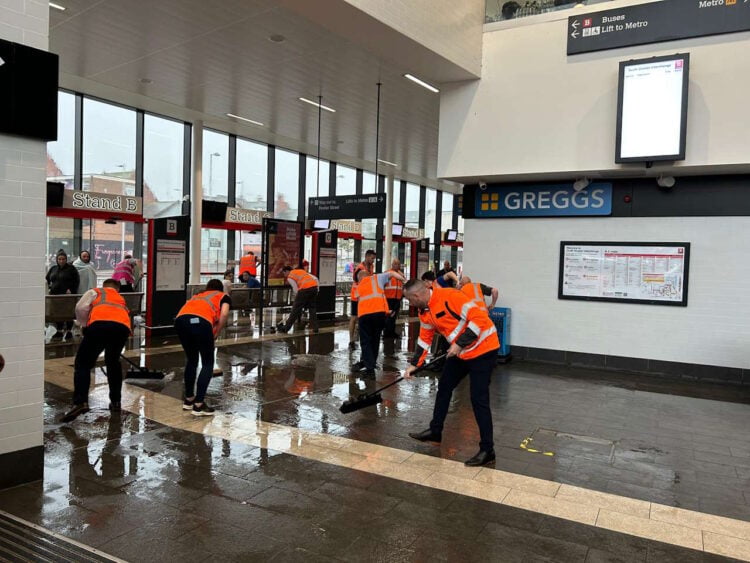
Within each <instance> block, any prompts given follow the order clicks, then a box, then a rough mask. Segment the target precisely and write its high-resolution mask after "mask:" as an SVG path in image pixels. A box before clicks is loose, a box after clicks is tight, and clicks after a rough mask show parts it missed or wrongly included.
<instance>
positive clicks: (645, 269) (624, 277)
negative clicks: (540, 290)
mask: <svg viewBox="0 0 750 563" xmlns="http://www.w3.org/2000/svg"><path fill="white" fill-rule="evenodd" d="M689 261H690V243H688V242H679V243H678V242H571V241H563V242H561V243H560V278H559V285H558V298H559V299H582V300H585V301H626V302H630V303H645V304H649V305H677V306H683V307H686V306H687V284H688V265H689Z"/></svg>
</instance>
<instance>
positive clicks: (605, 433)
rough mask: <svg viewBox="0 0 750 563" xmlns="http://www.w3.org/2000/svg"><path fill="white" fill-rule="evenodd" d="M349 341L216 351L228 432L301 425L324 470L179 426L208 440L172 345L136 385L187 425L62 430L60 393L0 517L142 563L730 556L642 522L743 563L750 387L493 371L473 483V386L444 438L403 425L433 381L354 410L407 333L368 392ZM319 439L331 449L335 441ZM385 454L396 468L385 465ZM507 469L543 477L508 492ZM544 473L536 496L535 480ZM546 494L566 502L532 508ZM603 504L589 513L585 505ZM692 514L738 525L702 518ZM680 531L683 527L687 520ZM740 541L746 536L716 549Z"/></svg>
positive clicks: (460, 397) (132, 421)
mask: <svg viewBox="0 0 750 563" xmlns="http://www.w3.org/2000/svg"><path fill="white" fill-rule="evenodd" d="M167 344H169V343H167ZM347 344H348V335H347V334H346V332H345V331H344V330H336V331H330V330H323V331H322V332H321V333H320V334H318V335H310V336H304V335H303V336H294V335H292V336H288V337H274V339H272V340H269V341H266V342H264V343H263V344H262V345H261V344H260V343H258V342H243V343H240V344H229V345H225V346H222V347H221V348H220V349H219V350H220V351H219V355H218V358H217V365H218V366H219V367H220V368H221V369H222V372H223V375H222V376H220V377H216V378H214V379H213V381H212V383H211V386H210V388H209V396H208V400H209V402H210V403H211V404H215V405H216V407H217V408H218V409H219V410H220V411H221V412H222V413H224V414H225V415H227V416H229V413H231V414H233V415H234V416H235V417H238V418H226V420H231V421H237V420H239V421H240V422H241V421H248V423H252V424H256V425H258V424H263V423H269V424H272V425H275V426H274V427H275V428H281V429H283V428H289V429H299V430H301V431H304V432H305V437H306V438H305V439H306V440H307V441H308V442H310V441H311V439H312V438H315V437H316V436H320V435H322V436H324V437H325V436H330V437H331V438H330V439H331V440H333V439H339V440H341V441H340V442H339V443H338V444H337V445H336V446H335V447H336V448H338V449H337V450H336V451H337V452H340V453H338V456H337V457H331V458H330V462H322V461H320V459H328V458H326V457H320V456H318V457H317V458H316V459H310V456H308V455H306V454H305V453H302V452H296V455H290V454H289V453H282V452H285V451H289V452H292V453H295V451H294V450H293V449H289V448H288V447H287V449H284V447H281V442H279V444H280V446H279V450H275V449H274V448H275V447H276V446H274V445H273V443H274V442H273V440H271V441H270V442H267V443H265V444H264V445H266V447H258V443H259V442H257V440H255V439H252V440H247V439H245V440H243V439H242V438H243V432H246V430H242V429H240V428H237V429H236V431H235V432H234V434H233V433H232V429H231V428H230V429H227V431H226V432H225V433H224V434H223V435H225V436H226V437H224V438H220V437H217V435H208V434H210V432H204V433H197V432H189V431H186V429H185V428H189V429H193V430H196V431H201V430H200V427H199V426H198V425H196V424H194V421H192V420H191V418H192V417H190V415H189V414H184V413H182V411H181V410H180V409H179V401H178V400H177V399H179V398H180V397H181V393H182V389H181V374H182V367H181V366H182V362H183V358H182V354H181V353H180V352H178V351H173V350H174V349H173V348H162V349H160V350H156V352H157V353H155V354H151V355H149V357H148V359H147V362H148V365H149V367H151V368H156V369H164V371H165V372H166V373H167V377H166V378H165V379H164V380H163V381H148V382H145V381H140V382H138V381H132V382H131V383H130V384H128V387H132V388H133V389H137V388H138V387H141V388H143V389H145V390H146V393H147V398H146V399H139V400H141V401H144V400H145V401H146V403H147V404H146V406H147V407H149V406H153V408H157V407H158V408H160V409H171V410H170V412H174V415H173V416H174V417H175V418H174V420H175V424H172V425H171V426H175V427H171V426H170V425H169V424H167V425H164V424H159V423H157V422H154V421H153V420H149V417H146V416H138V415H135V414H131V413H125V412H124V413H123V414H122V415H120V416H114V417H110V415H109V412H108V411H106V410H105V408H106V401H104V400H101V397H102V396H103V395H101V394H100V395H99V397H100V399H99V400H98V402H97V401H96V400H93V399H92V405H94V406H95V407H97V408H95V409H94V410H93V411H92V412H91V413H89V414H87V415H85V416H84V417H82V418H81V419H79V420H78V421H76V422H75V423H73V424H69V425H60V424H58V423H56V422H55V420H56V418H57V417H58V416H59V415H60V414H61V413H62V412H63V410H64V409H65V408H66V407H67V402H68V400H69V397H70V394H69V391H66V390H63V389H61V388H60V387H59V386H58V385H54V384H48V385H47V393H46V395H47V402H46V412H45V415H46V420H47V426H46V428H47V433H46V439H45V441H46V449H47V455H46V470H45V479H44V482H43V483H36V484H32V485H27V486H24V487H19V488H16V489H11V490H7V491H3V492H0V508H2V509H4V510H8V511H9V512H12V513H14V514H17V515H19V516H21V517H23V518H26V519H28V520H31V521H33V522H36V523H39V524H41V525H43V526H45V527H47V528H49V529H51V530H53V531H56V532H59V533H62V534H64V535H66V536H69V537H72V538H73V539H78V540H79V541H83V542H85V543H87V544H89V545H93V546H96V547H101V548H102V549H103V550H104V551H107V552H109V553H112V554H113V555H116V556H119V557H122V558H125V559H128V560H132V561H140V560H143V561H149V560H154V561H155V560H160V561H165V560H177V559H186V560H190V561H192V560H196V561H201V560H209V559H224V560H248V561H253V560H259V561H261V560H269V559H273V560H305V561H308V560H313V561H314V560H328V558H334V559H342V560H355V561H356V560H371V561H372V560H374V561H398V560H408V561H413V560H425V561H427V560H456V561H459V560H460V561H465V560H474V559H476V560H479V559H482V560H485V561H486V560H495V561H514V560H521V559H523V560H554V561H568V560H570V561H584V560H585V561H631V560H632V561H644V560H651V561H691V560H696V561H698V560H713V559H714V558H718V556H714V555H708V554H706V553H700V552H699V551H693V550H685V549H683V548H680V547H677V546H676V545H668V544H666V543H657V542H654V541H651V540H649V539H646V538H649V537H654V536H652V535H649V534H650V533H651V532H647V531H640V530H639V529H638V527H639V526H641V525H642V524H643V521H644V520H645V521H646V522H648V520H647V519H648V518H649V517H650V518H655V517H657V518H658V519H659V521H660V522H662V523H663V524H661V526H662V527H667V528H668V527H669V526H674V529H673V530H672V529H667V530H666V532H664V530H662V532H664V534H667V535H666V536H663V535H657V536H655V537H659V538H660V539H661V538H662V537H670V536H669V534H670V533H674V534H675V537H677V536H679V534H680V533H687V534H688V536H689V537H685V538H683V539H679V538H678V539H675V540H674V541H672V540H670V542H671V543H677V544H680V545H690V546H694V547H696V548H697V549H701V548H705V549H707V550H708V551H712V552H714V553H732V554H734V555H736V554H741V553H747V554H748V555H750V549H748V547H750V542H748V540H750V532H748V530H750V525H747V524H745V522H744V521H750V506H749V505H748V504H747V501H748V497H750V439H744V435H743V432H742V430H744V428H746V427H748V422H750V407H748V406H747V403H748V402H750V399H749V395H750V394H749V393H748V391H746V390H744V389H742V388H738V387H727V386H714V385H707V384H697V383H691V382H689V383H686V382H681V381H663V380H654V379H650V378H648V377H645V376H637V375H632V374H613V373H610V372H596V371H590V370H582V369H568V368H561V367H559V366H549V365H541V364H531V363H515V364H513V363H512V364H509V365H507V366H499V367H498V368H497V370H496V372H495V377H494V378H493V384H492V396H493V403H492V404H493V415H494V422H495V441H496V451H497V461H496V463H495V465H494V467H493V468H489V469H482V470H481V473H480V472H477V473H476V474H472V475H470V476H467V475H466V474H464V471H465V469H464V468H463V466H462V465H461V464H460V463H455V464H453V463H451V461H450V460H459V461H462V460H463V459H465V458H467V457H469V456H471V455H473V454H474V453H475V451H476V444H477V441H478V434H477V431H476V427H475V424H474V421H473V415H472V411H471V406H470V403H469V400H468V386H467V385H465V384H464V385H462V386H461V387H460V389H459V390H458V391H457V393H456V395H455V398H454V402H453V405H452V408H451V413H450V414H449V417H448V421H447V426H446V430H445V433H444V439H443V444H442V446H440V447H437V446H430V445H425V444H421V443H418V442H415V441H413V440H411V439H409V438H408V437H407V433H408V432H409V431H413V430H415V429H416V430H420V429H422V428H423V427H426V424H427V422H428V421H429V418H430V414H431V411H432V404H433V401H434V395H435V391H436V386H437V380H436V378H435V374H430V376H429V377H424V378H419V379H416V380H413V381H408V382H402V383H400V384H398V385H396V386H394V387H391V388H390V389H389V390H388V391H386V392H384V394H383V395H384V399H385V400H384V402H383V403H382V404H381V405H378V406H377V407H370V408H368V409H366V410H362V411H358V412H356V413H352V414H348V415H344V414H341V413H340V412H339V411H338V407H339V405H340V404H341V402H342V401H343V400H345V399H348V398H349V397H350V396H351V395H356V394H358V393H361V392H363V391H364V390H372V389H374V388H375V386H376V385H378V386H379V385H381V384H385V383H387V382H390V381H392V380H393V379H394V378H395V377H397V376H398V374H399V372H398V370H399V369H400V368H402V367H403V366H404V365H405V362H406V358H407V356H408V354H407V349H408V348H410V346H409V344H408V340H407V339H406V338H404V339H403V340H401V341H399V340H396V341H392V340H390V341H386V342H385V343H384V347H383V352H384V354H383V355H382V356H381V359H380V362H381V364H382V373H380V374H379V375H378V381H377V382H372V381H366V380H361V379H359V378H353V377H351V376H350V375H349V370H348V366H349V365H350V363H352V361H354V360H356V359H358V357H359V353H358V351H357V352H353V353H352V352H350V351H349V350H348V348H347ZM58 349H59V350H63V349H64V348H63V347H59V348H58ZM70 363H72V358H70V359H63V360H51V361H50V362H49V364H50V366H56V367H55V369H56V370H57V372H60V373H65V372H66V371H67V372H69V371H71V370H70V369H69V368H67V365H68V364H70ZM61 369H62V372H61V371H60V370H61ZM57 377H58V378H59V377H65V376H60V375H58V376H57ZM97 380H98V381H99V382H100V383H101V382H102V381H103V378H102V376H101V374H98V375H97ZM56 381H57V383H58V384H61V385H63V386H65V385H67V384H68V382H67V381H66V380H64V379H57V380H56ZM104 396H105V395H104ZM150 397H154V398H153V399H151V398H150ZM159 397H163V399H164V400H163V401H157V399H158V398H159ZM149 401H151V402H150V403H149ZM135 407H137V408H133V409H130V410H134V411H135V412H139V409H140V412H142V413H146V414H147V411H146V410H143V407H142V406H141V407H139V406H138V405H135ZM149 412H150V411H149ZM170 416H172V415H170ZM179 417H186V418H179ZM150 418H153V417H150ZM159 420H162V421H166V422H169V418H167V419H164V418H163V417H162V418H160V419H159ZM243 424H244V423H243ZM214 434H215V433H214ZM234 436H236V437H237V439H234V438H233V437H234ZM319 440H321V442H320V444H321V448H319V449H322V447H323V446H325V447H333V446H330V444H327V443H326V442H325V441H324V440H323V439H319ZM313 443H314V442H313ZM366 444H372V445H376V446H378V447H380V446H388V447H390V448H391V449H389V450H386V449H383V448H381V449H379V450H378V452H377V455H376V456H374V457H375V458H376V459H375V461H373V459H372V458H373V454H370V453H369V450H367V446H366ZM522 445H523V446H522ZM414 454H417V456H420V454H422V455H421V456H420V457H409V456H413V455H414ZM545 454H547V455H545ZM548 454H552V455H548ZM347 456H349V458H347ZM358 456H363V457H358ZM384 456H386V457H387V456H391V457H392V458H393V459H390V458H389V459H390V461H392V462H394V463H396V464H401V465H400V466H399V471H402V470H403V473H401V472H391V473H388V467H387V464H388V463H389V462H386V461H383V459H384ZM425 456H427V457H425ZM312 457H314V456H312ZM350 458H351V459H350ZM354 458H356V459H354ZM437 458H443V459H445V460H449V461H445V462H440V460H438V459H437ZM358 459H363V460H367V461H366V462H357V460H358ZM430 459H434V460H435V463H432V462H430V461H429V460H430ZM436 463H438V464H440V465H436ZM354 465H357V467H361V468H363V470H357V469H353V468H352V467H353V466H354ZM422 474H423V478H422V477H420V478H419V479H418V478H417V476H419V475H422ZM513 474H515V475H517V476H519V477H518V479H526V478H528V477H533V478H538V479H541V480H542V481H538V483H537V482H536V481H533V480H531V481H524V482H523V483H521V484H515V481H513V479H510V478H509V476H511V475H513ZM520 476H526V477H523V478H522V477H520ZM467 477H468V478H467ZM409 480H412V481H418V482H417V483H414V482H408V481H409ZM532 481H533V482H534V491H533V492H532V491H530V490H529V489H528V487H526V486H525V485H524V483H529V482H532ZM545 483H548V484H549V486H547V485H545ZM561 485H562V486H563V487H567V488H564V489H563V488H560V487H561ZM570 485H572V486H570ZM493 487H494V488H493ZM547 488H549V489H550V491H551V492H550V494H549V496H555V495H556V496H555V498H554V503H550V502H548V501H549V498H546V499H545V498H539V497H540V495H541V497H545V495H546V494H547V493H546V492H545V490H546V489H547ZM582 489H585V490H583V491H582ZM492 491H495V492H497V491H502V494H501V495H500V496H498V497H497V498H495V497H494V496H493V494H494V493H493V492H492ZM592 491H597V492H601V493H614V494H615V495H618V496H619V497H627V498H629V499H636V500H633V501H630V502H631V503H632V504H631V505H627V510H625V509H623V508H622V506H625V505H624V504H623V503H627V499H622V498H620V499H619V500H616V502H617V503H618V506H616V507H609V508H611V510H610V509H608V508H607V507H608V505H607V503H609V502H615V501H612V500H611V498H615V497H611V498H610V497H609V496H608V495H602V496H601V497H600V498H598V499H595V500H594V501H592V500H591V499H592V498H593V497H592V495H593V494H594V493H592ZM483 498H489V499H490V500H483ZM501 500H502V503H501V502H500V501H501ZM639 501H646V502H643V503H642V504H638V502H639ZM591 502H593V503H594V504H595V505H596V508H586V506H587V503H589V504H590V503H591ZM581 507H583V508H581ZM668 507H680V508H684V509H688V510H690V511H694V512H679V511H678V512H674V511H672V512H670V509H669V508H668ZM641 508H643V510H644V511H645V513H644V514H639V513H638V511H639V510H640V509H641ZM589 511H593V513H592V514H593V516H588V514H589ZM659 511H661V513H659ZM626 513H628V514H626ZM698 513H706V514H713V515H720V516H726V517H729V518H732V519H737V520H727V521H726V522H724V521H722V520H721V519H714V520H711V521H710V522H707V523H705V524H704V523H700V524H699V523H695V524H690V523H689V522H690V521H689V519H690V518H693V519H694V520H695V519H696V518H698V519H700V517H699V516H696V514H698ZM579 514H580V516H577V515H579ZM554 516H562V518H555V517H554ZM574 520H577V521H574ZM695 521H696V522H697V520H695ZM581 522H587V523H588V524H583V523H581ZM669 522H673V524H670V523H669ZM685 522H688V524H685V525H687V526H688V527H689V528H688V529H686V528H682V527H681V526H676V524H680V525H682V524H684V523H685ZM701 522H702V521H701ZM594 523H596V526H594V525H590V524H594ZM732 526H737V528H736V530H737V531H733V532H731V533H729V536H730V537H729V538H727V537H726V536H717V537H714V536H713V535H712V534H713V532H718V533H727V532H726V530H728V529H734V528H732ZM745 526H748V527H747V528H746V527H745ZM603 528H609V529H603ZM612 530H620V531H622V532H628V534H626V533H620V532H616V531H612ZM686 530H687V532H686ZM697 530H703V531H702V532H700V531H697ZM693 531H695V533H696V534H697V537H698V539H697V540H694V539H693V538H694V536H693V535H692V532H693ZM248 532H250V533H248ZM662 532H660V533H662ZM636 536H642V537H636ZM733 541H736V542H740V543H739V544H738V545H733V546H730V547H732V549H731V550H730V551H723V550H722V549H723V548H722V547H721V546H722V545H729V544H731V543H732V542H733ZM712 542H713V543H712ZM742 542H744V543H742ZM745 544H748V545H745ZM709 547H711V549H709Z"/></svg>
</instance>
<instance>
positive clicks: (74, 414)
mask: <svg viewBox="0 0 750 563" xmlns="http://www.w3.org/2000/svg"><path fill="white" fill-rule="evenodd" d="M89 410H91V409H89V404H88V403H81V404H80V405H73V408H72V409H70V410H69V411H68V412H66V413H65V414H64V415H63V417H62V418H61V419H60V422H73V421H74V420H75V419H76V418H78V417H79V416H81V415H82V414H86V413H87V412H89Z"/></svg>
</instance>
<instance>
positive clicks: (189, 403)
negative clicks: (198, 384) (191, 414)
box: [182, 397, 195, 411]
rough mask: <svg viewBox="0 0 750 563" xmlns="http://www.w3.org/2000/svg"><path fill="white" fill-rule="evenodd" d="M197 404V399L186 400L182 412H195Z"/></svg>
mask: <svg viewBox="0 0 750 563" xmlns="http://www.w3.org/2000/svg"><path fill="white" fill-rule="evenodd" d="M194 403H195V397H193V398H192V399H185V400H184V401H182V410H184V411H191V410H193V404H194Z"/></svg>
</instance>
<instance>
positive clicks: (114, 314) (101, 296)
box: [87, 287, 131, 330]
mask: <svg viewBox="0 0 750 563" xmlns="http://www.w3.org/2000/svg"><path fill="white" fill-rule="evenodd" d="M94 291H95V292H96V297H95V298H94V300H93V301H92V302H91V310H90V311H89V322H88V325H87V326H89V325H91V324H92V323H95V322H97V321H110V322H115V323H120V324H123V325H125V326H126V327H128V330H131V328H130V311H129V310H128V306H127V305H126V304H125V299H124V298H123V296H122V295H120V292H119V291H117V290H116V289H112V288H111V287H103V288H101V289H94Z"/></svg>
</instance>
